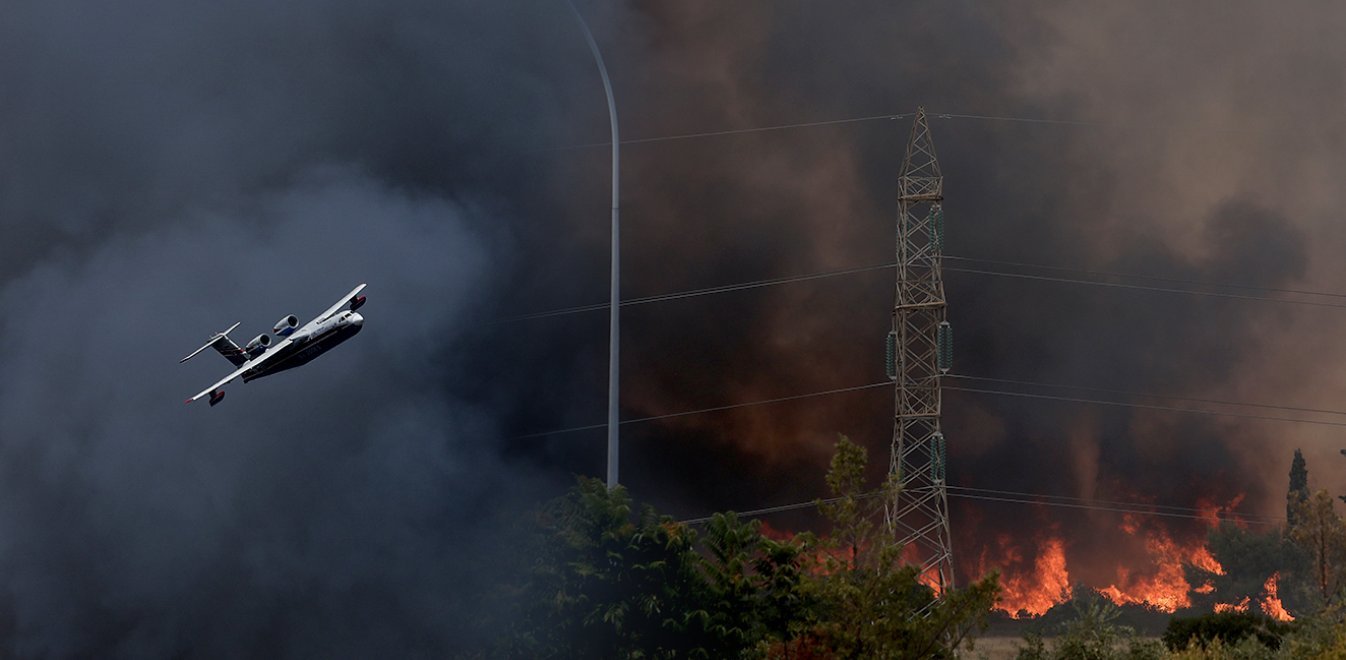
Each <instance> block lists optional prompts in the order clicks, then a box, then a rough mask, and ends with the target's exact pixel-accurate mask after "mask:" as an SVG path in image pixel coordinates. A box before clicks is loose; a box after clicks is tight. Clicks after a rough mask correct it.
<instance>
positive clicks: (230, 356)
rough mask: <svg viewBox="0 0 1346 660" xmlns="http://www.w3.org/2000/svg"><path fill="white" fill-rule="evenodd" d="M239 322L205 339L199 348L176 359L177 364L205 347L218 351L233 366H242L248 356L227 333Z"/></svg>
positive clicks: (190, 357) (195, 354)
mask: <svg viewBox="0 0 1346 660" xmlns="http://www.w3.org/2000/svg"><path fill="white" fill-rule="evenodd" d="M241 323H242V321H239V322H238V323H235V324H233V325H231V326H229V329H228V330H225V331H224V332H219V333H216V334H215V335H214V336H212V337H211V338H210V339H208V340H206V343H205V344H202V345H201V348H198V349H196V350H194V351H192V352H191V354H190V355H188V356H187V357H185V358H182V359H181V360H178V364H181V363H183V362H186V361H187V360H190V359H192V358H194V357H196V356H197V354H199V353H200V352H201V351H204V350H206V349H207V348H213V349H215V350H216V351H217V352H219V354H220V355H223V356H224V358H225V359H226V360H229V362H231V363H233V365H234V366H236V367H240V366H243V364H244V363H245V362H247V361H248V356H247V355H245V354H244V353H243V349H241V348H239V347H238V344H235V343H234V341H233V340H232V339H230V338H229V333H231V332H233V331H234V328H237V327H238V326H239V324H241Z"/></svg>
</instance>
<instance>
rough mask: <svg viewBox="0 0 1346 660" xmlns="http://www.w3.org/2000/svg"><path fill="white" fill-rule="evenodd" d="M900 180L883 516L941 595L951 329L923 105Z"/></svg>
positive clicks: (937, 182) (948, 584) (946, 548)
mask: <svg viewBox="0 0 1346 660" xmlns="http://www.w3.org/2000/svg"><path fill="white" fill-rule="evenodd" d="M897 182H898V197H897V201H898V206H899V209H900V210H899V214H898V220H897V297H896V302H895V304H894V306H893V329H892V332H890V333H889V334H888V376H889V378H892V379H893V380H894V381H895V388H894V389H895V390H896V394H895V398H896V414H895V416H894V419H893V443H892V451H891V456H890V458H889V463H888V473H889V479H890V480H892V481H893V482H894V483H895V484H896V485H897V486H898V488H897V489H896V494H895V495H894V496H893V497H892V499H891V500H890V501H888V502H887V503H886V504H885V509H884V517H885V521H886V522H887V524H888V530H889V532H890V533H892V534H893V535H894V536H896V537H897V540H898V541H900V542H901V543H902V544H904V545H905V546H907V550H906V553H907V554H906V557H907V558H908V559H909V560H910V561H911V563H912V564H915V565H916V566H918V567H920V569H921V578H922V581H923V582H925V583H926V584H929V585H931V586H932V587H934V588H935V589H937V590H938V592H939V593H941V594H942V593H943V592H944V590H945V589H949V588H952V587H953V586H954V582H953V579H954V578H953V548H952V544H951V541H950V538H949V500H948V494H947V491H946V489H945V482H944V474H945V464H946V463H945V461H946V459H945V451H944V434H943V433H940V430H939V413H940V376H941V375H942V374H944V373H946V372H948V370H949V363H950V358H951V357H952V355H951V352H950V346H951V344H950V342H951V339H952V335H951V334H950V332H949V323H948V321H947V320H945V314H946V306H945V302H944V278H943V276H942V274H941V262H942V257H941V255H942V252H943V247H944V246H943V243H944V213H943V210H942V208H941V204H942V202H943V200H944V177H943V176H941V175H940V171H939V161H938V160H936V158H935V145H934V142H932V141H931V138H930V126H929V125H928V124H927V123H926V119H925V109H924V108H918V109H917V110H916V120H915V121H914V122H913V124H912V127H911V137H910V139H908V141H907V155H906V158H905V159H903V161H902V171H901V173H900V174H899V175H898V178H897Z"/></svg>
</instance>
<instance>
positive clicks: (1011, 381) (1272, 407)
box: [945, 374, 1346, 415]
mask: <svg viewBox="0 0 1346 660" xmlns="http://www.w3.org/2000/svg"><path fill="white" fill-rule="evenodd" d="M945 375H946V376H948V377H950V378H958V379H961V380H980V381H986V382H990V383H1003V384H1006V385H1028V386H1032V387H1052V388H1056V389H1062V390H1085V391H1088V392H1104V393H1107V394H1121V395H1125V396H1142V397H1147V398H1151V399H1172V400H1174V401H1189V402H1192V403H1209V404H1215V405H1221V406H1243V407H1247V408H1266V409H1268V410H1288V411H1291V412H1307V413H1319V414H1323V415H1346V410H1327V409H1324V408H1299V407H1295V406H1279V405H1274V404H1267V403H1247V402H1242V401H1226V400H1220V399H1199V398H1195V397H1185V396H1173V395H1170V394H1149V393H1146V392H1136V391H1134V390H1115V389H1108V388H1103V387H1086V386H1083V385H1060V384H1056V383H1041V382H1037V381H1031V380H1014V379H1010V378H989V377H986V376H967V375H964V374H945Z"/></svg>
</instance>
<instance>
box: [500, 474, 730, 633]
mask: <svg viewBox="0 0 1346 660" xmlns="http://www.w3.org/2000/svg"><path fill="white" fill-rule="evenodd" d="M538 527H539V533H540V538H539V542H538V547H537V548H536V550H535V552H534V555H535V557H536V560H535V561H534V563H533V566H532V568H531V571H530V575H529V576H528V581H527V582H526V584H525V585H524V587H523V588H522V589H521V590H520V593H519V598H518V602H519V604H520V606H521V609H522V611H521V612H520V616H519V617H518V620H517V621H518V622H517V624H516V626H515V628H516V629H515V631H514V634H513V635H511V637H510V642H509V643H510V647H511V648H509V649H508V650H507V653H508V655H511V656H527V657H543V658H547V657H553V658H554V657H650V658H671V657H676V656H680V655H692V653H690V651H691V650H692V649H696V648H700V647H701V646H703V645H704V644H705V642H706V641H707V640H706V634H705V630H704V628H702V627H701V626H699V625H695V624H696V623H698V622H700V621H704V620H705V616H704V609H705V608H704V603H705V600H706V591H707V585H706V583H705V581H704V579H703V578H702V574H701V573H700V566H699V560H700V557H699V555H697V553H696V551H695V549H694V548H693V542H694V539H695V535H694V534H693V533H692V532H691V531H690V530H689V529H687V528H686V527H685V526H683V525H678V524H676V523H674V522H673V521H672V519H670V518H668V517H667V516H658V515H657V514H655V512H654V510H653V509H651V508H649V507H646V508H644V509H642V510H641V511H640V512H639V513H634V512H633V510H632V503H631V498H630V496H629V495H628V494H627V492H626V490H625V489H624V488H621V487H617V488H614V489H611V490H609V489H608V488H607V487H606V486H605V485H604V484H603V482H601V481H599V480H597V479H585V478H580V479H579V480H578V483H577V484H576V486H575V487H574V488H572V489H571V491H570V492H569V493H568V494H567V495H566V496H565V497H563V498H561V499H559V500H556V501H554V502H552V503H551V504H549V505H548V506H547V507H546V508H545V509H544V510H543V512H542V513H541V514H540V515H539V520H538Z"/></svg>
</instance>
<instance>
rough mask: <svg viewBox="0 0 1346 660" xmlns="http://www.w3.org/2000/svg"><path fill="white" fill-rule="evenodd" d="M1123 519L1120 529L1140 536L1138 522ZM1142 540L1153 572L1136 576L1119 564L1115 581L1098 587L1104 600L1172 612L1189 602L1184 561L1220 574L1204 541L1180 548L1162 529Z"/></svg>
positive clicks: (1216, 563) (1221, 573) (1222, 572)
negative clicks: (1105, 598) (1183, 568)
mask: <svg viewBox="0 0 1346 660" xmlns="http://www.w3.org/2000/svg"><path fill="white" fill-rule="evenodd" d="M1127 518H1128V520H1126V521H1125V522H1124V523H1123V525H1122V529H1123V530H1124V531H1125V532H1126V533H1127V534H1130V535H1132V536H1137V535H1140V534H1141V531H1142V530H1141V529H1140V525H1139V524H1138V523H1137V522H1136V521H1135V520H1134V519H1130V518H1131V517H1130V516H1128V517H1127ZM1144 542H1145V550H1146V552H1147V553H1148V554H1149V559H1150V563H1151V566H1152V568H1153V571H1152V572H1150V573H1149V574H1148V575H1136V574H1133V573H1132V572H1131V571H1130V570H1129V569H1128V568H1126V567H1119V568H1118V569H1117V581H1116V582H1114V583H1113V584H1111V585H1108V586H1107V587H1104V588H1102V589H1099V590H1098V591H1099V593H1101V594H1103V595H1104V596H1105V597H1107V598H1108V600H1111V601H1112V602H1114V603H1116V604H1118V605H1147V606H1149V607H1152V608H1154V609H1157V610H1161V611H1164V612H1173V611H1176V610H1178V609H1179V608H1183V607H1190V606H1191V605H1192V599H1191V596H1190V593H1191V592H1192V591H1193V589H1192V585H1191V584H1188V582H1187V578H1186V577H1185V576H1184V575H1183V570H1182V567H1183V564H1184V563H1188V564H1193V565H1195V566H1197V567H1200V568H1202V569H1204V570H1206V571H1209V572H1211V573H1215V574H1217V575H1224V567H1223V566H1220V562H1218V561H1216V560H1215V557H1214V556H1212V555H1211V554H1210V551H1209V550H1207V549H1206V546H1205V545H1204V544H1200V543H1198V544H1196V545H1192V546H1190V547H1182V546H1181V545H1179V544H1178V543H1177V542H1176V541H1174V540H1173V537H1171V536H1169V535H1168V533H1167V532H1165V531H1163V530H1162V529H1159V530H1154V531H1151V532H1149V533H1148V534H1146V535H1145V537H1144ZM1203 587H1204V585H1203ZM1203 587H1198V588H1199V589H1200V588H1203ZM1211 588H1212V589H1213V588H1214V587H1211Z"/></svg>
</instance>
